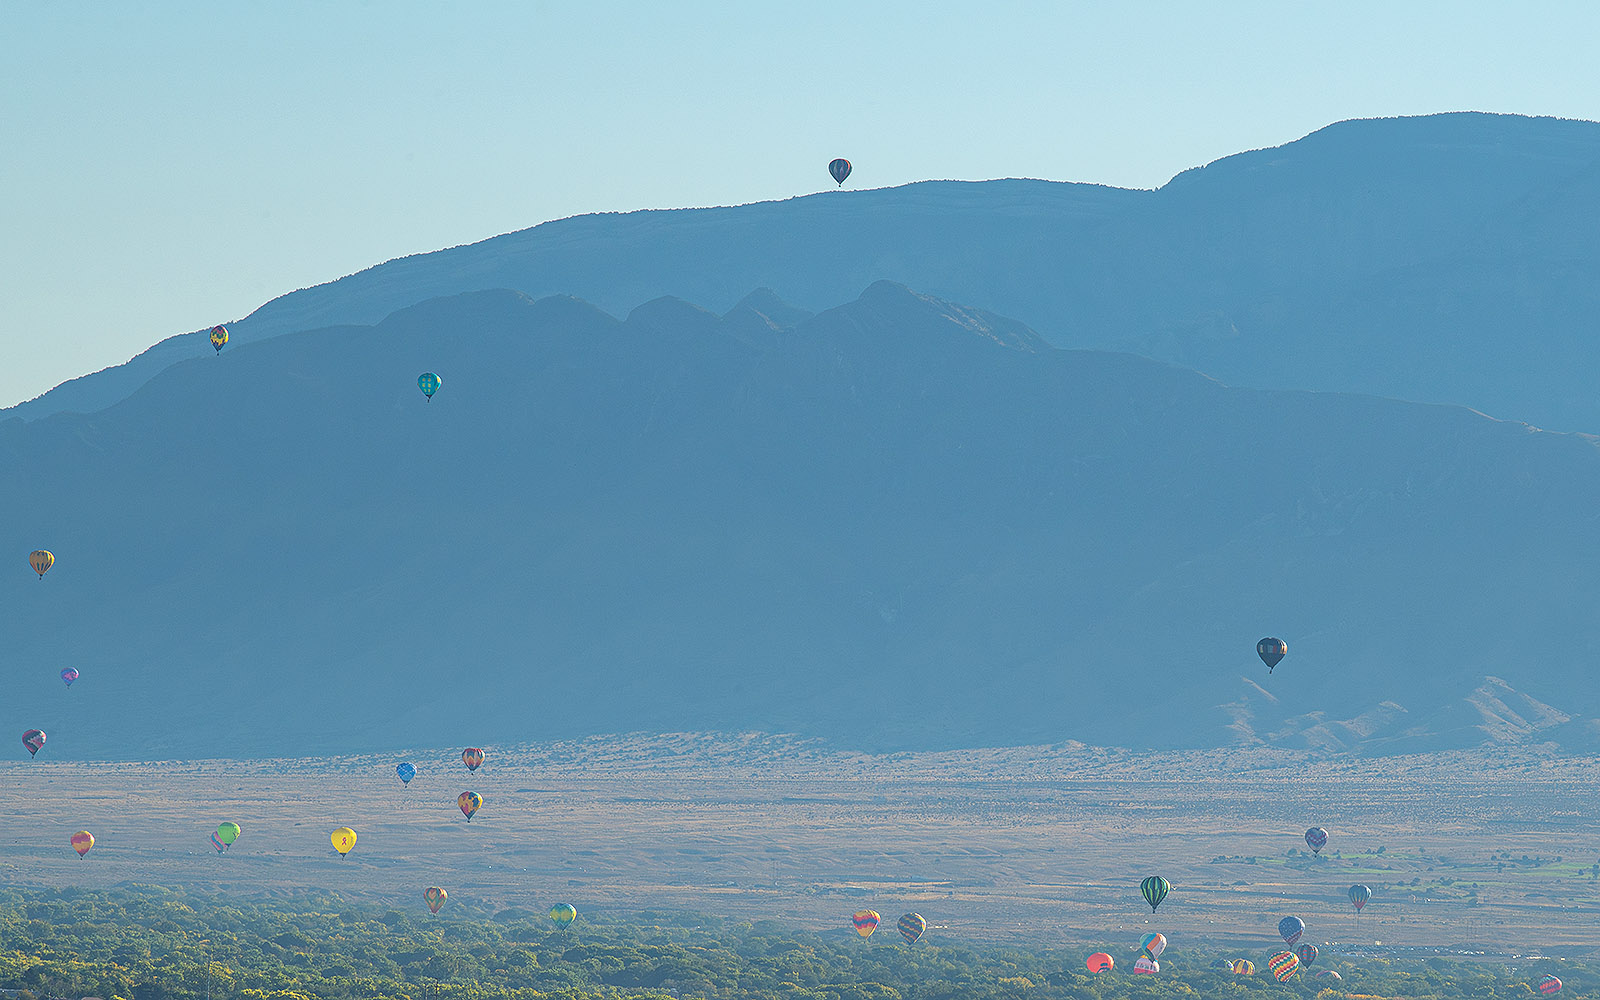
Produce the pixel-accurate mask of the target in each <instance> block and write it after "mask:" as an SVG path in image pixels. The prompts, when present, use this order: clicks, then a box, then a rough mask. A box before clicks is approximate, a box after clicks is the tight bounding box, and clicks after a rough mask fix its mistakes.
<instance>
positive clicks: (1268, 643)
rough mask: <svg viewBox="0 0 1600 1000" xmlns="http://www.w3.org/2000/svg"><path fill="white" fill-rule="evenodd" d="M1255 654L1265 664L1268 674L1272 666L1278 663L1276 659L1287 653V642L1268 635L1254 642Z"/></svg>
mask: <svg viewBox="0 0 1600 1000" xmlns="http://www.w3.org/2000/svg"><path fill="white" fill-rule="evenodd" d="M1256 655H1258V656H1260V657H1261V662H1262V663H1265V664H1266V665H1267V673H1269V674H1270V673H1272V668H1273V667H1275V666H1277V665H1278V661H1279V660H1281V659H1283V658H1284V657H1285V656H1288V655H1289V644H1288V643H1287V642H1284V641H1283V640H1282V639H1274V638H1273V637H1272V636H1270V635H1269V636H1267V637H1266V638H1265V639H1262V640H1261V641H1260V642H1258V643H1256Z"/></svg>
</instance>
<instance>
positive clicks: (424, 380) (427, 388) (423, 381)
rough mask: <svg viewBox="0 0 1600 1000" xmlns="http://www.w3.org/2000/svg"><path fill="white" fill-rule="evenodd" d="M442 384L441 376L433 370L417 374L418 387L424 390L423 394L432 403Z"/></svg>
mask: <svg viewBox="0 0 1600 1000" xmlns="http://www.w3.org/2000/svg"><path fill="white" fill-rule="evenodd" d="M441 384H443V383H442V382H441V381H440V379H439V376H437V375H435V374H434V373H433V372H423V373H422V374H421V375H418V376H417V388H418V389H421V390H422V394H423V395H424V396H427V397H428V402H430V403H431V402H433V394H434V393H436V392H438V391H439V386H440V385H441ZM467 395H469V396H470V395H472V393H470V392H469V393H467Z"/></svg>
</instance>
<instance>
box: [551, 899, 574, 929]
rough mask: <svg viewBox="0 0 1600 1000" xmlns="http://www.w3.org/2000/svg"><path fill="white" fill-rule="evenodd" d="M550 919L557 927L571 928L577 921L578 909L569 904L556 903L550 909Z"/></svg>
mask: <svg viewBox="0 0 1600 1000" xmlns="http://www.w3.org/2000/svg"><path fill="white" fill-rule="evenodd" d="M550 919H551V920H554V921H555V922H556V926H557V927H568V926H571V924H572V922H573V921H574V920H576V919H578V908H577V907H576V906H573V905H572V904H571V903H557V904H556V905H555V906H552V907H550Z"/></svg>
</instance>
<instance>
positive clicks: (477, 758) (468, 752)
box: [461, 747, 483, 771]
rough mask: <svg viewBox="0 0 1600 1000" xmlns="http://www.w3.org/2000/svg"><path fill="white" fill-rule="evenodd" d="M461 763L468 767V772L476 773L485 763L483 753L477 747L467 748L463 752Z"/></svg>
mask: <svg viewBox="0 0 1600 1000" xmlns="http://www.w3.org/2000/svg"><path fill="white" fill-rule="evenodd" d="M461 763H463V764H465V765H467V770H469V771H476V770H477V769H478V767H479V765H481V764H482V763H483V751H482V750H479V749H478V748H477V747H467V748H466V749H465V750H463V751H461Z"/></svg>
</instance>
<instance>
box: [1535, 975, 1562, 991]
mask: <svg viewBox="0 0 1600 1000" xmlns="http://www.w3.org/2000/svg"><path fill="white" fill-rule="evenodd" d="M1539 992H1540V993H1560V992H1561V980H1559V979H1557V978H1556V977H1555V976H1545V977H1544V978H1543V979H1541V980H1539Z"/></svg>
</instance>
